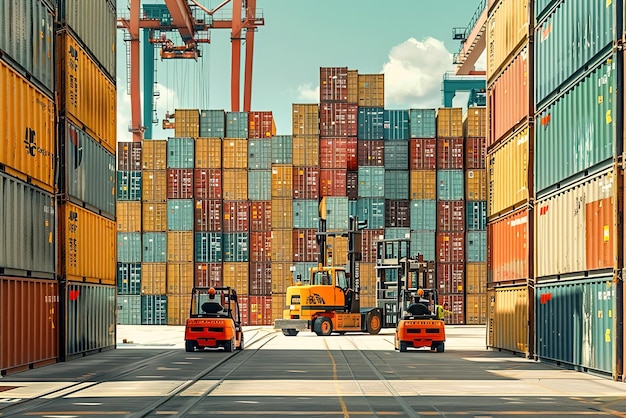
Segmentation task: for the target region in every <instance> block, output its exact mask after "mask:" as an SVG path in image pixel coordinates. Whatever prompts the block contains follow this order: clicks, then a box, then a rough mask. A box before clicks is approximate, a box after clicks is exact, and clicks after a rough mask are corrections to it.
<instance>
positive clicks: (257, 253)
mask: <svg viewBox="0 0 626 418" xmlns="http://www.w3.org/2000/svg"><path fill="white" fill-rule="evenodd" d="M271 256H272V231H264V232H251V233H250V262H265V261H271V260H272V257H271Z"/></svg>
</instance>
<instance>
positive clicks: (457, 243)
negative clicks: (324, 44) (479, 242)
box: [435, 232, 465, 263]
mask: <svg viewBox="0 0 626 418" xmlns="http://www.w3.org/2000/svg"><path fill="white" fill-rule="evenodd" d="M435 258H436V260H435V261H436V262H437V263H463V262H464V261H465V233H463V232H437V252H436V254H435Z"/></svg>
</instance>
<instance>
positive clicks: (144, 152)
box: [141, 139, 221, 170]
mask: <svg viewBox="0 0 626 418" xmlns="http://www.w3.org/2000/svg"><path fill="white" fill-rule="evenodd" d="M220 164H221V159H220ZM141 165H142V168H143V169H144V170H165V169H166V168H167V141H165V140H157V139H148V140H145V139H144V140H143V141H141Z"/></svg>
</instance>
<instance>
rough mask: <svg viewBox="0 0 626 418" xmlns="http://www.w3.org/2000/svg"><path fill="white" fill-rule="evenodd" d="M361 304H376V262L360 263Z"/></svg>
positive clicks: (367, 305) (369, 305) (365, 305)
mask: <svg viewBox="0 0 626 418" xmlns="http://www.w3.org/2000/svg"><path fill="white" fill-rule="evenodd" d="M360 269H361V277H360V280H361V294H360V295H359V297H360V299H361V306H363V307H375V306H376V282H377V281H378V279H377V277H376V263H361V266H360Z"/></svg>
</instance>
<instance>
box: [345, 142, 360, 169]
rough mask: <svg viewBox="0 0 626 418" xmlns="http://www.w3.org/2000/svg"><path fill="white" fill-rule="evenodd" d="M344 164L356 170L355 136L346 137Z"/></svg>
mask: <svg viewBox="0 0 626 418" xmlns="http://www.w3.org/2000/svg"><path fill="white" fill-rule="evenodd" d="M346 166H347V168H348V170H352V171H356V170H357V169H358V167H359V165H358V160H357V139H356V136H351V137H348V143H347V144H346Z"/></svg>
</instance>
